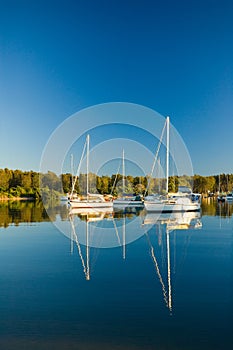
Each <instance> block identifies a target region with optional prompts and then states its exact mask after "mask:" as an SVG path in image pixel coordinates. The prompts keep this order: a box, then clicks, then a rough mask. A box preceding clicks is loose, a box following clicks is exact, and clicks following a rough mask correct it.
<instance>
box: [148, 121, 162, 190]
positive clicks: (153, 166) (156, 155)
mask: <svg viewBox="0 0 233 350" xmlns="http://www.w3.org/2000/svg"><path fill="white" fill-rule="evenodd" d="M166 125H167V120H166V121H165V124H164V126H163V130H162V134H161V136H160V140H159V144H158V147H157V150H156V154H155V158H154V162H153V165H152V168H151V172H150V175H149V176H150V177H149V180H148V182H147V186H146V189H145V192H144V196H145V195H146V192H147V191H148V189H149V186H150V183H151V177H152V174H153V172H154V168H155V164H156V162H157V158H158V155H159V151H160V147H161V144H162V140H163V135H164V131H165V128H166Z"/></svg>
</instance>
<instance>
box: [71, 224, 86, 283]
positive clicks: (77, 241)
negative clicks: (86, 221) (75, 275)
mask: <svg viewBox="0 0 233 350" xmlns="http://www.w3.org/2000/svg"><path fill="white" fill-rule="evenodd" d="M70 223H71V227H72V232H73V237H74V240H75V243H76V245H77V248H78V254H79V257H80V259H81V263H82V267H83V272H84V274H85V276H86V274H87V270H86V266H85V262H84V259H83V255H82V250H81V247H80V243H79V240H78V236H77V234H76V232H75V227H74V222H73V221H72V220H70Z"/></svg>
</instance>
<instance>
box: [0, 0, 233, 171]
mask: <svg viewBox="0 0 233 350" xmlns="http://www.w3.org/2000/svg"><path fill="white" fill-rule="evenodd" d="M232 18H233V1H232V0H229V1H227V0H189V1H180V0H176V1H172V0H161V1H158V0H154V1H152V0H151V1H147V0H144V1H127V0H125V1H123V0H118V1H111V0H108V1H107V0H106V1H101V0H99V1H94V0H93V1H88V0H86V1H85V0H83V1H79V0H77V1H71V0H66V1H65V0H64V1H63V0H62V1H50V0H48V1H44V0H40V1H39V0H38V1H33V0H30V1H29V0H28V1H24V0H21V1H11V0H7V1H3V0H0V118H1V119H0V147H1V148H0V149H1V156H0V168H5V167H8V168H10V169H16V168H19V169H22V170H30V169H32V170H36V171H37V170H38V169H39V163H40V157H41V153H42V151H43V148H44V146H45V143H46V142H47V140H48V138H49V136H50V134H51V133H52V132H53V130H54V129H55V128H56V127H57V126H58V125H59V124H60V123H61V122H62V121H63V120H65V119H66V118H67V117H69V116H70V115H72V114H73V113H75V112H77V111H78V110H81V109H82V108H84V107H88V106H91V105H95V104H99V103H103V102H114V101H124V102H132V103H137V104H141V105H144V106H147V107H149V108H152V109H154V110H156V111H158V112H159V113H161V114H162V115H164V116H166V115H170V117H171V121H172V123H173V125H174V126H175V127H176V129H177V130H178V132H179V133H180V135H181V136H182V138H183V139H184V141H185V143H186V146H187V148H188V150H189V152H190V155H191V158H192V162H193V167H194V172H195V173H199V174H202V175H209V174H217V173H221V172H228V173H233V157H232V148H233V147H232V140H233V20H232Z"/></svg>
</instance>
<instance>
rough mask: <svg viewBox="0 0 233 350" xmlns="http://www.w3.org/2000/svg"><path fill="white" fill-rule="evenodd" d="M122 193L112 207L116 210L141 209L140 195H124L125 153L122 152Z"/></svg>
mask: <svg viewBox="0 0 233 350" xmlns="http://www.w3.org/2000/svg"><path fill="white" fill-rule="evenodd" d="M122 192H123V195H122V197H120V198H117V199H114V200H113V207H115V208H118V209H125V208H127V207H141V208H142V207H143V201H142V198H141V196H140V195H133V194H126V193H125V153H124V150H123V152H122Z"/></svg>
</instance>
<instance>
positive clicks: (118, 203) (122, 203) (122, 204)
mask: <svg viewBox="0 0 233 350" xmlns="http://www.w3.org/2000/svg"><path fill="white" fill-rule="evenodd" d="M113 207H116V208H127V207H134V208H135V207H138V208H142V207H143V202H142V201H131V200H124V199H115V200H114V201H113Z"/></svg>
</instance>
